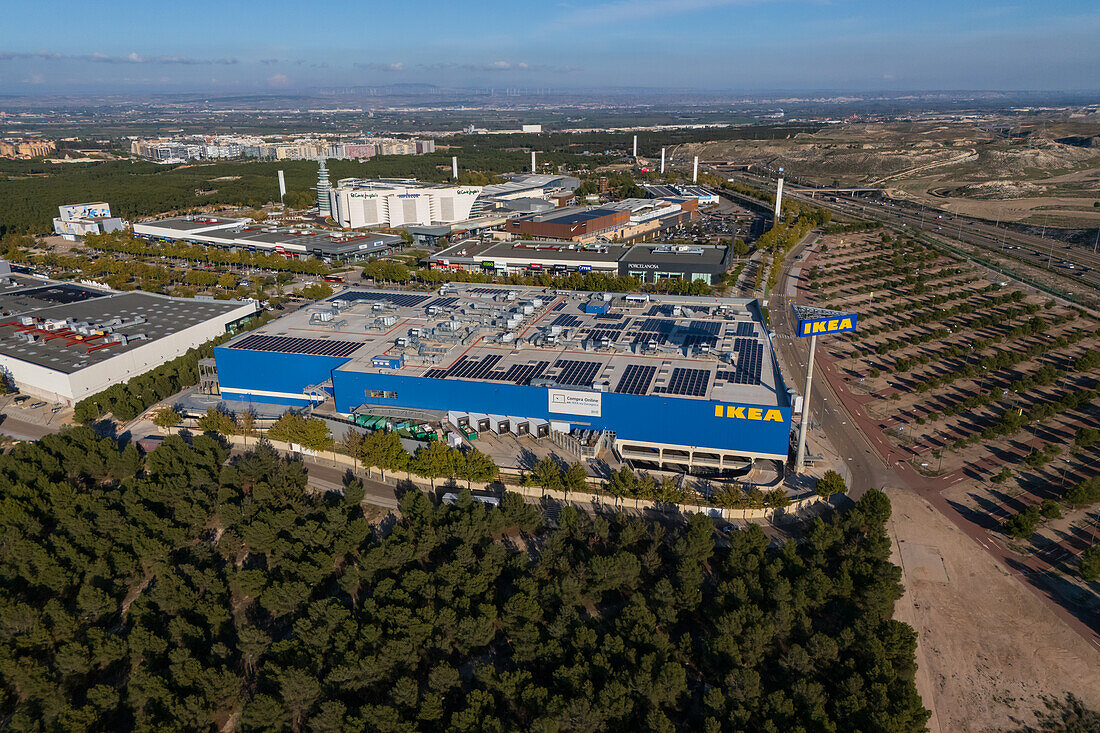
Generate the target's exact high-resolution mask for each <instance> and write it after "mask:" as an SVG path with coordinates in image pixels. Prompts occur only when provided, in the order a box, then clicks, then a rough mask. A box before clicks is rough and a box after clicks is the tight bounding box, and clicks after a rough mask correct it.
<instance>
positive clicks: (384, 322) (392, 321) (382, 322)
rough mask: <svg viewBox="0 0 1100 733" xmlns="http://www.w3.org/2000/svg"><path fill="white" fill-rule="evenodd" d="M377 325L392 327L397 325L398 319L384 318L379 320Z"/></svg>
mask: <svg viewBox="0 0 1100 733" xmlns="http://www.w3.org/2000/svg"><path fill="white" fill-rule="evenodd" d="M377 323H378V324H379V325H382V326H392V325H393V324H395V323H397V319H396V318H394V317H393V316H382V317H381V318H379V319H377Z"/></svg>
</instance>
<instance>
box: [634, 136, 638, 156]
mask: <svg viewBox="0 0 1100 733" xmlns="http://www.w3.org/2000/svg"><path fill="white" fill-rule="evenodd" d="M634 157H635V158H637V157H638V136H637V135H635V136H634Z"/></svg>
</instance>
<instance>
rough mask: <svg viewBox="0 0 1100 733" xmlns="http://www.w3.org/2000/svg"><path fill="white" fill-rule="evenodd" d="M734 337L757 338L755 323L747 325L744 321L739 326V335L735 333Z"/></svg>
mask: <svg viewBox="0 0 1100 733" xmlns="http://www.w3.org/2000/svg"><path fill="white" fill-rule="evenodd" d="M734 335H735V336H755V335H756V325H755V324H753V323H746V322H744V321H742V322H741V323H738V324H737V333H735V334H734Z"/></svg>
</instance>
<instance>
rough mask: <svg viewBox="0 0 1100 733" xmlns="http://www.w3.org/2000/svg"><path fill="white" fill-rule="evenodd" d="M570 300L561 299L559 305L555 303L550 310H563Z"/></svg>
mask: <svg viewBox="0 0 1100 733" xmlns="http://www.w3.org/2000/svg"><path fill="white" fill-rule="evenodd" d="M568 302H569V301H568V300H565V299H562V301H561V302H560V303H558V304H557V305H555V306H554V307H553V308H551V309H550V310H555V311H560V310H561V309H562V308H564V307H565V304H566V303H568Z"/></svg>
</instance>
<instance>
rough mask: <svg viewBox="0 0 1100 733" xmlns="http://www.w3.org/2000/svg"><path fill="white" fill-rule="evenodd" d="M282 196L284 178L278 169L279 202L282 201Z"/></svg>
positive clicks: (284, 184)
mask: <svg viewBox="0 0 1100 733" xmlns="http://www.w3.org/2000/svg"><path fill="white" fill-rule="evenodd" d="M283 196H286V179H285V178H283V172H282V171H279V203H282V201H283Z"/></svg>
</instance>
